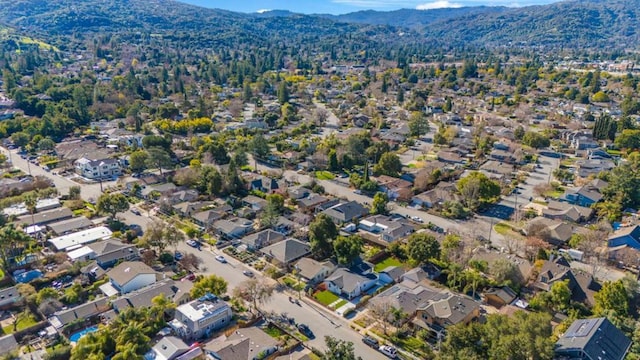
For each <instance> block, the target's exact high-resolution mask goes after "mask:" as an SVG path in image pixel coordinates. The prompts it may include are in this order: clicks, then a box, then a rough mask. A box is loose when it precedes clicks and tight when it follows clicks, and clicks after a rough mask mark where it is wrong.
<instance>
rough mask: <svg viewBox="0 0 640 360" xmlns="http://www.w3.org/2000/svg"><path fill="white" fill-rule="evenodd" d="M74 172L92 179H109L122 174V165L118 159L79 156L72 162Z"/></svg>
mask: <svg viewBox="0 0 640 360" xmlns="http://www.w3.org/2000/svg"><path fill="white" fill-rule="evenodd" d="M74 165H75V168H76V173H77V174H78V175H80V176H82V177H85V178H87V179H92V180H99V179H110V178H114V177H118V176H120V175H122V167H121V165H120V161H118V159H113V158H104V159H95V160H90V159H87V158H84V157H83V158H80V159H78V160H76V161H75V162H74Z"/></svg>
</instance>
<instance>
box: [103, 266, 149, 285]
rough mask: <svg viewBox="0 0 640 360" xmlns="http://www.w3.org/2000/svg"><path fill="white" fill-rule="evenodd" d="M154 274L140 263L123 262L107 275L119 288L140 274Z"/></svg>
mask: <svg viewBox="0 0 640 360" xmlns="http://www.w3.org/2000/svg"><path fill="white" fill-rule="evenodd" d="M155 273H156V272H155V270H153V269H152V268H150V267H149V266H148V265H146V264H145V263H143V262H141V261H125V262H122V263H120V264H119V265H118V266H116V267H114V268H113V269H111V270H110V271H109V272H108V273H107V275H108V276H109V278H111V280H113V281H115V282H116V283H117V284H119V285H120V286H124V285H125V284H127V283H128V282H129V281H131V280H133V279H134V278H135V277H136V276H138V275H140V274H155Z"/></svg>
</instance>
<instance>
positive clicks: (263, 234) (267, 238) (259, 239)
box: [240, 229, 284, 250]
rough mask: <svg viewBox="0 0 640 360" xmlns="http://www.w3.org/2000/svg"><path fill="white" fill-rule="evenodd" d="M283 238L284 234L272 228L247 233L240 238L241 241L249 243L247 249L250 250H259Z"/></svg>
mask: <svg viewBox="0 0 640 360" xmlns="http://www.w3.org/2000/svg"><path fill="white" fill-rule="evenodd" d="M282 240H284V235H282V234H281V233H279V232H276V231H273V230H271V229H267V230H262V231H260V232H257V233H254V234H251V235H247V236H245V237H243V238H242V239H240V242H242V243H243V244H245V245H247V249H249V250H259V249H262V248H263V247H265V246H269V245H272V244H275V243H277V242H279V241H282Z"/></svg>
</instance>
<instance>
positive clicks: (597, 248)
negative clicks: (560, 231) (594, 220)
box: [577, 225, 609, 276]
mask: <svg viewBox="0 0 640 360" xmlns="http://www.w3.org/2000/svg"><path fill="white" fill-rule="evenodd" d="M608 236H609V231H607V228H606V227H605V226H598V225H596V226H594V227H593V228H591V229H589V230H587V231H586V232H584V233H582V234H580V241H579V242H578V245H577V248H578V250H580V251H582V253H583V254H584V260H585V262H586V263H588V264H589V265H591V275H592V276H596V273H597V272H598V270H599V269H600V268H601V267H602V265H603V264H604V262H605V260H606V255H604V252H605V251H606V250H605V248H606V239H607V237H608Z"/></svg>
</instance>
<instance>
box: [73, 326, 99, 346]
mask: <svg viewBox="0 0 640 360" xmlns="http://www.w3.org/2000/svg"><path fill="white" fill-rule="evenodd" d="M96 331H98V327H97V326H91V327H88V328H86V329H84V330H82V331H78V332H77V333H73V334H71V336H69V341H71V342H78V340H80V338H81V337H83V336H85V335H87V334H88V333H92V332H96Z"/></svg>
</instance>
